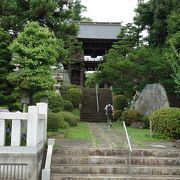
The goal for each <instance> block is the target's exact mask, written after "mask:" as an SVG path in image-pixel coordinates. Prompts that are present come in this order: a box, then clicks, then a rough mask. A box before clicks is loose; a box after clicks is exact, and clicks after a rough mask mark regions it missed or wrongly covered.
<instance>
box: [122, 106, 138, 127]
mask: <svg viewBox="0 0 180 180" xmlns="http://www.w3.org/2000/svg"><path fill="white" fill-rule="evenodd" d="M121 119H122V121H125V123H126V125H127V126H129V125H130V124H132V123H133V122H139V121H141V115H140V113H139V112H138V111H137V110H135V109H127V110H125V111H124V112H123V113H122V116H121Z"/></svg>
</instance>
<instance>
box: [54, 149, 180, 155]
mask: <svg viewBox="0 0 180 180" xmlns="http://www.w3.org/2000/svg"><path fill="white" fill-rule="evenodd" d="M54 154H58V155H76V156H88V155H89V156H124V155H126V156H128V154H129V151H128V150H125V149H119V148H113V149H110V148H100V149H98V148H73V147H70V148H56V149H54ZM131 154H132V156H147V157H150V156H154V157H175V158H177V157H180V151H178V150H168V149H166V150H162V149H143V150H139V149H134V150H133V152H132V153H131Z"/></svg>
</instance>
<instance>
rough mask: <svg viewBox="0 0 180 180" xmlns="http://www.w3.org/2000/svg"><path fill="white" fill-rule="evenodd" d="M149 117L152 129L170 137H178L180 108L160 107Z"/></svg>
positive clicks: (179, 136) (179, 133) (179, 132)
mask: <svg viewBox="0 0 180 180" xmlns="http://www.w3.org/2000/svg"><path fill="white" fill-rule="evenodd" d="M149 119H150V120H151V121H152V127H153V131H154V132H156V133H160V134H162V135H163V136H168V137H170V138H176V139H177V138H180V108H172V107H170V108H162V109H158V110H156V111H154V112H153V113H152V114H151V115H150V116H149Z"/></svg>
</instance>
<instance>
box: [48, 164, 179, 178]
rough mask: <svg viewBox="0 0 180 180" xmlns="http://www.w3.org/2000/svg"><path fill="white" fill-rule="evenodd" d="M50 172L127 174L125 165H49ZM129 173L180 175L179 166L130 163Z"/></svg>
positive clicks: (127, 169)
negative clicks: (135, 164) (136, 164)
mask: <svg viewBox="0 0 180 180" xmlns="http://www.w3.org/2000/svg"><path fill="white" fill-rule="evenodd" d="M51 172H52V173H53V174H54V173H55V174H61V173H63V174H120V175H121V174H128V172H129V168H128V166H127V165H93V166H91V165H85V164H83V165H77V164H76V165H70V164H68V165H67V164H61V165H54V164H53V165H51ZM130 172H131V174H136V175H149V176H151V175H153V176H155V175H156V176H159V175H160V176H161V175H169V176H172V175H176V176H178V175H179V176H180V167H179V166H167V167H164V166H134V165H131V169H130Z"/></svg>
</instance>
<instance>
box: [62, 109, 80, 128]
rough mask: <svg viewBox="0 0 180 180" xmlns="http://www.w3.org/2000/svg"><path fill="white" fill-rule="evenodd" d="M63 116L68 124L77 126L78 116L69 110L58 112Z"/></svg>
mask: <svg viewBox="0 0 180 180" xmlns="http://www.w3.org/2000/svg"><path fill="white" fill-rule="evenodd" d="M59 114H61V115H62V116H63V118H64V121H65V122H66V123H68V124H69V126H71V127H72V126H77V123H78V122H79V121H80V119H79V117H78V116H76V115H74V114H72V113H70V112H65V111H63V112H60V113H59Z"/></svg>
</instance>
